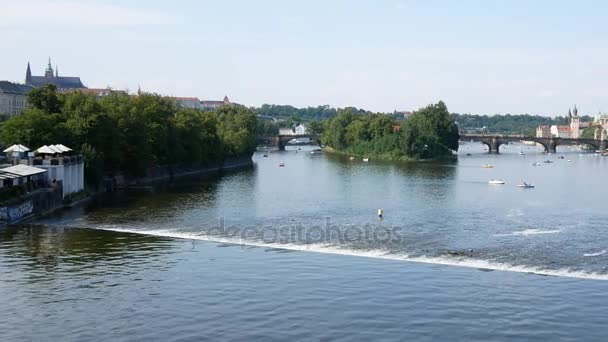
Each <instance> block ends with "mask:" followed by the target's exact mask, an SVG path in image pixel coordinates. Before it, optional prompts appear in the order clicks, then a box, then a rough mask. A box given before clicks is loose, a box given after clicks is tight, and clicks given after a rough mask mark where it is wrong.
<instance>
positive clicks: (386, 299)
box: [0, 144, 608, 341]
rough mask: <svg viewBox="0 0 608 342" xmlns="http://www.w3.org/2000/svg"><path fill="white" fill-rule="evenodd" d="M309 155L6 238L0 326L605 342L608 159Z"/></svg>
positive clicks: (477, 148)
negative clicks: (404, 159) (393, 159)
mask: <svg viewBox="0 0 608 342" xmlns="http://www.w3.org/2000/svg"><path fill="white" fill-rule="evenodd" d="M310 152H311V148H308V147H307V148H302V150H298V149H297V148H295V147H291V148H289V149H288V151H286V152H276V151H275V152H272V153H267V155H268V157H264V156H263V155H264V154H265V152H257V153H256V154H255V155H254V157H253V158H254V162H255V164H254V167H253V168H251V169H248V170H242V171H238V172H231V173H228V174H224V175H221V176H218V177H212V178H207V179H203V180H191V181H186V182H181V183H180V184H176V185H173V186H170V187H167V188H165V189H162V190H157V191H155V192H153V193H148V194H133V195H131V196H128V197H121V198H117V199H116V200H115V201H112V202H111V204H105V205H97V206H94V207H91V208H80V209H74V210H72V211H68V212H64V213H62V214H61V215H59V216H56V217H52V218H49V219H45V220H42V221H40V222H36V223H35V224H33V225H26V226H21V227H11V228H7V229H4V230H0V272H1V274H2V278H0V305H1V306H2V307H3V308H5V309H3V310H2V312H1V313H0V329H1V330H2V331H5V332H6V331H8V340H10V341H12V340H17V341H22V340H23V341H30V340H41V341H42V340H44V341H47V340H60V341H68V340H73V341H99V340H111V341H118V340H125V341H131V340H146V341H149V340H158V341H190V340H191V341H197V340H201V339H209V340H286V339H288V340H292V339H299V340H345V341H349V340H369V339H379V340H395V341H398V340H404V339H415V340H437V339H440V340H445V339H450V340H507V339H522V340H538V341H541V340H543V341H544V340H547V339H549V338H559V339H566V340H567V339H570V340H579V339H585V340H602V339H603V338H604V336H605V334H606V333H608V328H607V327H608V325H607V324H608V313H606V311H605V310H603V306H604V305H603V304H605V303H608V292H607V291H606V289H608V286H606V284H608V283H606V282H605V280H608V269H607V267H608V252H607V251H608V239H607V238H608V232H607V229H606V228H607V225H606V222H608V212H607V211H606V189H608V179H607V178H606V175H607V173H606V170H608V158H606V157H602V156H599V155H597V154H595V153H587V152H583V151H580V150H576V149H571V148H567V147H564V148H560V149H559V150H558V153H557V154H554V155H547V154H543V153H541V152H540V150H539V149H538V148H536V147H534V146H523V145H515V144H514V145H508V146H502V147H501V152H502V153H501V154H500V155H488V154H485V153H484V151H483V147H482V146H481V145H479V144H466V145H463V146H461V150H460V152H459V158H458V160H457V161H454V162H424V163H390V162H380V161H374V160H371V161H370V162H363V161H362V160H360V159H355V160H349V158H348V157H346V156H338V155H329V154H325V153H314V154H313V153H310ZM520 152H523V153H524V154H523V155H521V154H520ZM546 160H551V161H552V163H545V162H544V161H546ZM280 163H284V167H280V166H279V164H280ZM534 163H538V164H536V166H535V165H533V164H534ZM485 164H491V165H493V168H483V167H482V165H485ZM490 179H501V180H504V181H505V183H506V184H504V185H490V184H488V181H489V180H490ZM520 181H526V182H529V183H532V184H534V185H535V188H534V189H522V188H518V187H516V185H517V184H518V183H519V182H520ZM379 208H382V209H383V210H384V215H383V217H382V218H379V217H378V216H377V210H378V209H379Z"/></svg>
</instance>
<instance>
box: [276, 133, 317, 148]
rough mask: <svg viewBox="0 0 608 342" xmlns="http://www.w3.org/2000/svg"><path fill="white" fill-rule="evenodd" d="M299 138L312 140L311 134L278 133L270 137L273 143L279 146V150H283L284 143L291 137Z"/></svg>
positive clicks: (291, 138)
mask: <svg viewBox="0 0 608 342" xmlns="http://www.w3.org/2000/svg"><path fill="white" fill-rule="evenodd" d="M299 138H309V139H310V140H313V136H312V135H311V134H295V133H294V134H279V135H277V136H274V137H273V138H272V141H273V143H274V144H275V145H276V146H277V147H278V148H279V151H285V145H286V144H287V142H289V141H290V140H293V139H299Z"/></svg>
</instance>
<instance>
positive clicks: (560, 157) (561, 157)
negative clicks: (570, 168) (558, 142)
mask: <svg viewBox="0 0 608 342" xmlns="http://www.w3.org/2000/svg"><path fill="white" fill-rule="evenodd" d="M558 158H559V159H566V157H564V156H559V157H558Z"/></svg>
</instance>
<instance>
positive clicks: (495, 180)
mask: <svg viewBox="0 0 608 342" xmlns="http://www.w3.org/2000/svg"><path fill="white" fill-rule="evenodd" d="M488 184H492V185H503V184H505V181H503V180H500V179H492V180H490V181H489V182H488Z"/></svg>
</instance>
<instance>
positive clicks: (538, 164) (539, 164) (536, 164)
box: [530, 163, 542, 166]
mask: <svg viewBox="0 0 608 342" xmlns="http://www.w3.org/2000/svg"><path fill="white" fill-rule="evenodd" d="M530 165H532V166H541V165H542V164H541V163H532V164H530Z"/></svg>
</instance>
